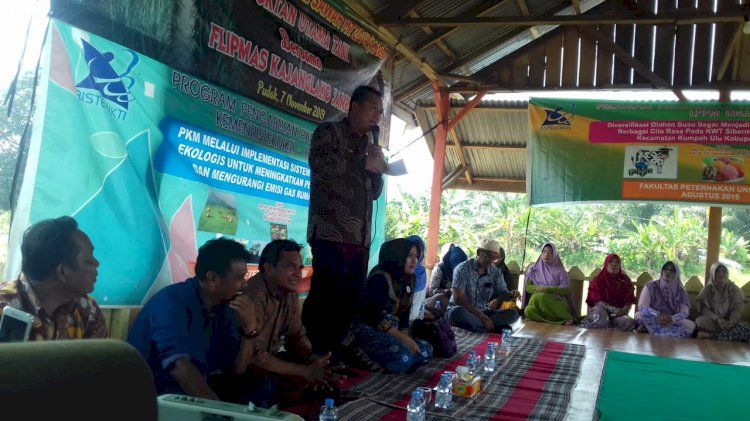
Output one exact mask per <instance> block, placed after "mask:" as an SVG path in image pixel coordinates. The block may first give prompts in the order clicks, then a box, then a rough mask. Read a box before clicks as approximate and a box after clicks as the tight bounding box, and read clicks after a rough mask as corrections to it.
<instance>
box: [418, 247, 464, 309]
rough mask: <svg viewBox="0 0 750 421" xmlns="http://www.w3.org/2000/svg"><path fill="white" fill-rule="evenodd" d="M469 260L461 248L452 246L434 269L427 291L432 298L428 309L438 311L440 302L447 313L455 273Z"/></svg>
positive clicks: (428, 302)
mask: <svg viewBox="0 0 750 421" xmlns="http://www.w3.org/2000/svg"><path fill="white" fill-rule="evenodd" d="M468 259H469V257H468V256H467V255H466V252H465V251H464V250H463V249H462V248H461V247H458V246H451V248H450V249H449V250H448V252H447V253H445V255H444V256H443V260H442V261H441V262H440V263H439V264H437V265H436V266H435V267H434V268H433V269H432V277H431V278H430V289H429V290H428V291H427V296H428V297H430V298H429V299H428V300H427V308H429V309H430V311H438V310H436V308H437V303H438V302H440V310H442V311H443V312H445V310H447V309H448V301H449V300H450V298H451V284H453V271H454V270H455V269H456V266H458V265H460V264H461V263H463V262H465V261H467V260H468ZM438 313H439V311H438ZM438 315H439V314H438Z"/></svg>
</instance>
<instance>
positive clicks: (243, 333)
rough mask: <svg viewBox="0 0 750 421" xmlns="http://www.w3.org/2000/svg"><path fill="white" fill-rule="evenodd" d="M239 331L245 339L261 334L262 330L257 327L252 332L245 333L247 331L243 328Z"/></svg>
mask: <svg viewBox="0 0 750 421" xmlns="http://www.w3.org/2000/svg"><path fill="white" fill-rule="evenodd" d="M239 331H240V336H242V337H243V338H245V339H253V338H255V337H256V336H258V335H260V332H259V331H258V329H255V330H253V331H252V332H250V333H245V331H244V330H242V329H239Z"/></svg>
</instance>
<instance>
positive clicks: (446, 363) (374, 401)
mask: <svg viewBox="0 0 750 421" xmlns="http://www.w3.org/2000/svg"><path fill="white" fill-rule="evenodd" d="M454 331H455V333H456V341H457V344H458V352H457V353H456V355H455V356H454V357H453V358H451V359H435V360H433V361H431V362H430V363H429V364H427V365H425V366H423V367H421V368H420V369H419V370H417V371H416V372H415V373H413V374H410V375H402V376H397V375H392V374H380V373H368V374H367V375H365V376H363V377H361V378H359V379H357V380H356V381H353V382H352V384H350V385H349V386H348V387H347V388H346V389H345V391H344V392H343V396H345V397H348V398H349V399H353V400H351V401H349V402H347V403H345V404H344V405H341V406H340V407H339V419H340V420H372V419H380V420H403V419H404V417H405V415H406V414H405V408H406V405H407V403H408V402H409V399H410V394H411V392H412V391H413V390H414V389H416V388H417V387H420V386H430V387H434V386H435V385H436V384H437V382H438V380H439V377H440V374H442V372H443V371H445V370H453V371H455V367H457V366H459V365H464V364H465V362H466V359H467V357H468V354H469V351H471V350H475V351H476V352H477V353H478V354H481V355H484V352H485V349H486V347H487V344H488V343H489V342H493V341H494V342H498V343H499V342H501V338H500V335H494V334H490V335H488V334H484V333H472V332H468V331H465V330H462V329H457V328H454ZM585 352H586V350H585V347H584V346H582V345H574V344H563V343H558V342H546V341H543V340H539V339H528V338H514V340H513V349H512V353H511V355H510V357H508V358H503V359H502V360H499V361H498V368H497V369H496V370H495V371H494V372H493V373H490V374H489V375H488V374H487V373H482V393H481V394H479V395H477V396H474V397H473V398H471V399H467V398H460V397H456V396H454V397H453V405H452V406H451V407H450V408H448V409H439V408H435V407H434V406H432V405H431V406H430V407H429V408H428V411H427V419H428V420H431V419H435V420H437V419H460V420H516V419H530V420H558V419H563V418H564V417H565V413H566V411H567V407H568V403H569V402H570V395H571V391H572V390H573V387H574V386H575V383H576V380H577V379H578V375H579V373H580V370H581V363H582V361H583V357H584V355H585Z"/></svg>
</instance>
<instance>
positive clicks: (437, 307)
mask: <svg viewBox="0 0 750 421" xmlns="http://www.w3.org/2000/svg"><path fill="white" fill-rule="evenodd" d="M442 309H443V308H442V306H441V305H440V300H437V301H435V310H437V311H440V310H442Z"/></svg>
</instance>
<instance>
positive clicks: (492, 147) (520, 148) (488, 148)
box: [446, 143, 526, 152]
mask: <svg viewBox="0 0 750 421" xmlns="http://www.w3.org/2000/svg"><path fill="white" fill-rule="evenodd" d="M446 146H447V147H449V148H457V147H458V145H455V144H453V143H448V144H447V145H446ZM461 146H462V147H463V148H464V149H474V150H482V151H494V152H523V151H525V150H526V146H500V145H471V144H466V143H463V144H462V145H461Z"/></svg>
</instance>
